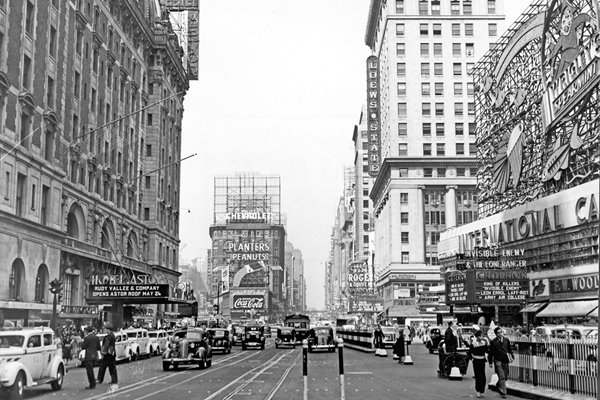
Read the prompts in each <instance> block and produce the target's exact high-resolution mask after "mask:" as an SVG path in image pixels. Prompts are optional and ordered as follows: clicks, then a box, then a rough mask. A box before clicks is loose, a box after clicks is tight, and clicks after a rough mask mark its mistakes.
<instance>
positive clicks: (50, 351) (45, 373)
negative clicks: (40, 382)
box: [41, 333, 57, 378]
mask: <svg viewBox="0 0 600 400" xmlns="http://www.w3.org/2000/svg"><path fill="white" fill-rule="evenodd" d="M42 340H43V342H42V345H43V354H44V355H43V360H42V361H43V365H42V375H41V378H47V377H49V376H50V375H51V374H52V364H53V361H54V357H55V356H56V354H57V351H56V345H55V344H54V339H53V337H52V334H51V333H44V334H43V335H42Z"/></svg>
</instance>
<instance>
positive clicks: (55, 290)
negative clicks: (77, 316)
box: [50, 278, 63, 330]
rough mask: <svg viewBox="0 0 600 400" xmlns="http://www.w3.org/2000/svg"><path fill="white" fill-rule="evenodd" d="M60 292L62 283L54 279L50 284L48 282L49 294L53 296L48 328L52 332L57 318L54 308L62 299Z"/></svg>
mask: <svg viewBox="0 0 600 400" xmlns="http://www.w3.org/2000/svg"><path fill="white" fill-rule="evenodd" d="M62 291H63V283H62V281H59V280H58V279H56V278H55V279H54V280H53V281H52V282H50V293H52V294H53V295H54V296H53V299H52V318H51V319H50V328H52V329H53V330H56V320H57V318H58V315H57V311H56V308H57V305H58V303H59V302H60V300H61V299H62Z"/></svg>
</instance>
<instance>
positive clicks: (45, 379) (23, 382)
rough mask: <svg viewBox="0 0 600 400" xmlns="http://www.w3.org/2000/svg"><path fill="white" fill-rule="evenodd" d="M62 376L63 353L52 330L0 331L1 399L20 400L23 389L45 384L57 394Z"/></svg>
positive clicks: (63, 368) (63, 366) (63, 369)
mask: <svg viewBox="0 0 600 400" xmlns="http://www.w3.org/2000/svg"><path fill="white" fill-rule="evenodd" d="M64 376H65V364H64V362H63V359H62V349H61V348H60V347H59V346H58V345H57V344H56V343H55V338H54V332H53V331H52V330H51V329H49V328H31V329H11V330H0V398H2V399H19V400H20V399H22V398H23V390H24V388H25V387H32V386H39V385H43V384H46V383H49V384H50V386H51V387H52V390H60V388H61V387H62V384H63V379H64ZM5 396H6V397H5Z"/></svg>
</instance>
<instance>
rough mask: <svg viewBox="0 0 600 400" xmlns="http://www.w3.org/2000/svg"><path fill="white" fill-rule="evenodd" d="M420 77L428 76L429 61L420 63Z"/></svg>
mask: <svg viewBox="0 0 600 400" xmlns="http://www.w3.org/2000/svg"><path fill="white" fill-rule="evenodd" d="M421 77H423V78H427V77H429V63H421Z"/></svg>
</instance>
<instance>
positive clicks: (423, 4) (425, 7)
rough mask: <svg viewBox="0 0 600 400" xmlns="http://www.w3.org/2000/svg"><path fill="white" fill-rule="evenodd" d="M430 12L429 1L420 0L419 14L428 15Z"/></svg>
mask: <svg viewBox="0 0 600 400" xmlns="http://www.w3.org/2000/svg"><path fill="white" fill-rule="evenodd" d="M428 13H429V1H428V0H419V15H427V14H428Z"/></svg>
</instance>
